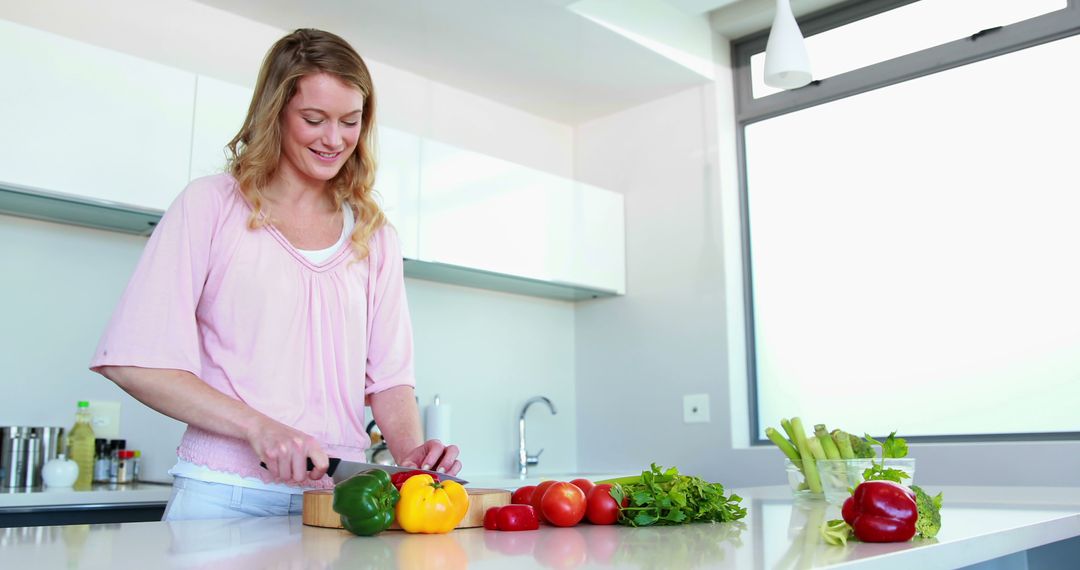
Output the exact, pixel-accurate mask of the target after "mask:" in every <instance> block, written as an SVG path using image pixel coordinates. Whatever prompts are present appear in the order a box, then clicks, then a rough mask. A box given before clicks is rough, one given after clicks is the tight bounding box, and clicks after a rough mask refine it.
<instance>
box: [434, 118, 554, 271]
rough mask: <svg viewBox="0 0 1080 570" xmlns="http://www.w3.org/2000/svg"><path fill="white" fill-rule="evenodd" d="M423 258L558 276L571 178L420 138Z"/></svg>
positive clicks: (451, 263)
mask: <svg viewBox="0 0 1080 570" xmlns="http://www.w3.org/2000/svg"><path fill="white" fill-rule="evenodd" d="M421 164H422V168H421V181H420V259H421V260H423V261H432V262H438V263H445V264H449V265H457V266H461V267H467V268H471V269H479V270H483V271H490V272H493V273H500V274H504V275H513V276H519V277H527V278H532V279H539V280H543V281H557V280H558V278H559V277H560V276H562V275H565V274H566V271H567V270H566V266H567V263H568V259H567V257H566V254H565V252H566V251H567V247H568V243H569V242H568V240H569V235H570V230H571V227H570V225H571V223H572V220H571V218H570V215H569V214H570V212H571V208H570V205H571V201H572V192H573V188H572V185H571V182H570V181H568V180H565V179H562V178H559V177H557V176H553V175H550V174H546V173H543V172H539V171H535V170H532V169H529V168H525V167H522V166H519V165H516V164H513V163H511V162H507V161H504V160H500V159H497V158H493V157H490V156H486V155H482V154H480V153H476V152H471V151H467V150H463V149H459V148H455V147H452V146H450V145H446V144H442V143H438V142H435V141H430V140H426V139H425V140H423V141H422V143H421Z"/></svg>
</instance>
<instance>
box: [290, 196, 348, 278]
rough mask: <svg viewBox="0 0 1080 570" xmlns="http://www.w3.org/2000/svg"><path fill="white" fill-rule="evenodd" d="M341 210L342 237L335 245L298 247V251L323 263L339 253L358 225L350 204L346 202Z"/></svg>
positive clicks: (309, 258)
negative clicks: (311, 247)
mask: <svg viewBox="0 0 1080 570" xmlns="http://www.w3.org/2000/svg"><path fill="white" fill-rule="evenodd" d="M341 212H342V215H343V218H342V219H343V220H344V223H343V224H342V225H341V237H339V238H338V240H337V242H336V243H335V244H334V245H332V246H330V247H328V248H326V249H297V250H296V251H299V252H300V253H302V254H303V255H304V257H306V258H308V261H310V262H312V263H315V264H319V263H322V262H324V261H326V260H327V259H330V256H332V255H334V254H335V253H337V252H338V250H339V249H341V246H342V244H344V243H345V242H346V241H348V240H349V236H350V235H352V231H353V227H354V226H355V225H356V220H355V219H354V218H353V211H352V208H351V207H349V205H348V204H345V205H344V206H343V207H342V208H341Z"/></svg>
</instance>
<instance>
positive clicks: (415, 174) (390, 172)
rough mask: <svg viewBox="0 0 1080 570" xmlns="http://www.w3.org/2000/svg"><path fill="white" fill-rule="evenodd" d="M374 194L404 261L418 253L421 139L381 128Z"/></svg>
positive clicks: (378, 140) (379, 131)
mask: <svg viewBox="0 0 1080 570" xmlns="http://www.w3.org/2000/svg"><path fill="white" fill-rule="evenodd" d="M376 140H377V143H378V152H377V154H376V160H377V161H378V162H377V165H376V169H375V191H376V193H377V198H378V200H379V205H380V206H381V207H382V209H383V212H384V213H386V217H387V218H388V219H389V220H390V223H391V224H393V226H394V228H395V229H396V230H397V232H398V236H399V238H400V240H401V252H402V254H403V255H404V256H405V257H406V258H407V259H417V257H418V255H419V253H418V249H419V226H418V218H419V208H420V207H419V199H420V137H418V136H416V135H413V134H409V133H406V132H403V131H399V130H397V129H392V128H389V127H383V126H380V127H379V130H378V135H377V137H376Z"/></svg>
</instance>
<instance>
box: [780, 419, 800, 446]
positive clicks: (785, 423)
mask: <svg viewBox="0 0 1080 570" xmlns="http://www.w3.org/2000/svg"><path fill="white" fill-rule="evenodd" d="M780 427H782V428H784V433H786V434H787V438H788V441H790V442H791V443H795V442H796V441H797V440H796V439H795V430H793V429H791V420H789V419H787V418H780Z"/></svg>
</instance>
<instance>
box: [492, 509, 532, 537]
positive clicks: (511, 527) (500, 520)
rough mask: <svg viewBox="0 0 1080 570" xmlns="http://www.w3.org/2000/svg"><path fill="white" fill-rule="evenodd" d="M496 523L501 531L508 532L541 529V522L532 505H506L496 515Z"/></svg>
mask: <svg viewBox="0 0 1080 570" xmlns="http://www.w3.org/2000/svg"><path fill="white" fill-rule="evenodd" d="M495 522H496V524H498V526H499V530H506V531H515V530H536V529H538V528H540V521H539V520H538V519H537V518H536V511H534V510H533V508H532V505H506V506H505V507H502V508H500V509H499V512H498V514H496V515H495Z"/></svg>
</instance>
